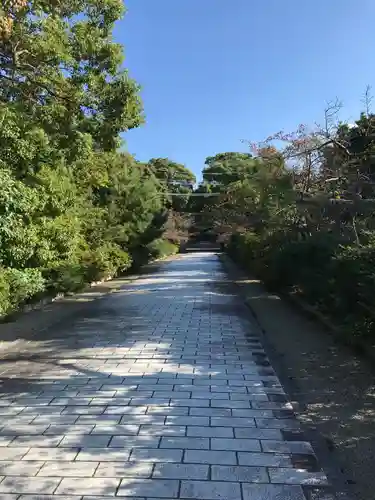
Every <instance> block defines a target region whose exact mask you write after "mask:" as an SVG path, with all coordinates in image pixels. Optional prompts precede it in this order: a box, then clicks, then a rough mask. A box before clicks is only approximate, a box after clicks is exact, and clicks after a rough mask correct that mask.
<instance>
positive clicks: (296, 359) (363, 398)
mask: <svg viewBox="0 0 375 500" xmlns="http://www.w3.org/2000/svg"><path fill="white" fill-rule="evenodd" d="M223 263H224V266H225V267H226V269H227V270H228V271H229V274H230V276H231V278H232V280H233V282H235V283H236V284H237V285H239V291H240V293H242V294H243V295H244V298H245V299H246V302H247V304H248V306H249V308H250V310H251V312H252V313H253V315H254V317H255V319H256V321H257V323H258V325H259V327H260V329H261V330H262V332H263V335H264V341H265V346H266V348H267V350H268V354H269V356H270V358H271V362H272V364H273V365H274V367H275V369H276V370H277V372H278V374H279V377H280V379H281V382H282V384H283V385H284V388H285V390H286V391H287V392H288V394H289V396H290V398H291V400H292V401H293V402H294V403H295V405H296V408H297V414H298V416H299V418H300V420H301V422H302V423H303V427H304V431H305V433H306V434H307V435H308V439H309V440H310V441H312V442H313V445H314V447H315V451H316V453H317V455H318V458H319V459H320V462H321V464H322V466H323V468H324V469H325V471H326V473H327V475H328V477H329V479H330V481H331V482H332V484H333V486H334V488H335V490H336V491H339V492H340V494H339V498H350V499H355V500H374V498H375V474H374V470H375V371H374V367H373V366H371V365H370V364H369V362H367V361H366V360H364V359H361V358H358V357H356V356H355V354H354V353H353V352H352V351H351V350H350V349H349V348H347V347H345V346H343V345H341V344H339V343H337V342H336V341H335V340H334V339H333V338H332V336H330V334H329V332H327V331H326V330H325V328H324V327H323V326H321V325H319V324H318V323H316V322H314V321H312V320H310V319H308V318H306V316H305V315H303V314H302V313H299V312H298V311H296V310H295V309H294V308H293V306H291V305H290V304H289V303H288V302H287V301H286V300H283V299H281V298H280V297H278V296H276V295H273V294H270V293H268V292H267V291H266V290H265V288H264V287H263V286H262V285H261V283H260V282H259V281H257V280H251V279H249V277H246V276H244V274H243V273H242V272H241V271H239V269H238V268H237V267H236V266H235V265H234V264H233V263H232V262H231V261H229V260H228V259H227V258H226V257H223Z"/></svg>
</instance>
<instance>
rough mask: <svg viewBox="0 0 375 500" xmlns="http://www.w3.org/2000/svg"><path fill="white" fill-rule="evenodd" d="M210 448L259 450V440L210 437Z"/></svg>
mask: <svg viewBox="0 0 375 500" xmlns="http://www.w3.org/2000/svg"><path fill="white" fill-rule="evenodd" d="M211 449H212V450H232V451H261V448H260V441H258V440H256V439H226V438H213V439H211Z"/></svg>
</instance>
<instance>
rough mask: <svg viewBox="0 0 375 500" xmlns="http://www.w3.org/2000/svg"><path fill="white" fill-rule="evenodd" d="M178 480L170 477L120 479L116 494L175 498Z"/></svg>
mask: <svg viewBox="0 0 375 500" xmlns="http://www.w3.org/2000/svg"><path fill="white" fill-rule="evenodd" d="M179 484H180V483H179V481H176V480H171V479H130V478H129V479H128V478H125V479H123V480H122V481H121V485H120V488H119V490H118V492H117V495H118V496H125V497H132V496H138V497H139V496H145V497H150V496H151V495H152V496H156V497H158V498H159V497H160V498H177V497H178V490H179Z"/></svg>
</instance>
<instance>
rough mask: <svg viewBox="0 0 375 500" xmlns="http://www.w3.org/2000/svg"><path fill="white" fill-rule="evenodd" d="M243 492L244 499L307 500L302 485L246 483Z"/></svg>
mask: <svg viewBox="0 0 375 500" xmlns="http://www.w3.org/2000/svg"><path fill="white" fill-rule="evenodd" d="M242 492H243V500H305V496H304V494H303V491H302V488H301V487H300V486H285V485H282V486H281V485H276V484H250V483H244V484H243V485H242Z"/></svg>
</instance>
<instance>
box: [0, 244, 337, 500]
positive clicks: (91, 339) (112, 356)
mask: <svg viewBox="0 0 375 500" xmlns="http://www.w3.org/2000/svg"><path fill="white" fill-rule="evenodd" d="M93 304H95V307H94V306H93V307H91V309H85V316H83V317H77V318H76V319H75V321H74V323H73V324H72V325H70V326H69V327H66V328H65V329H59V330H57V331H50V332H48V335H47V334H46V332H40V333H39V334H38V332H36V333H35V336H34V339H32V340H28V341H27V342H26V341H22V340H20V341H19V342H18V343H17V346H18V349H19V351H18V352H15V353H13V354H14V355H13V356H11V357H8V358H7V356H8V355H9V352H8V351H7V352H6V356H4V358H3V360H2V364H1V377H0V378H1V385H0V387H1V392H0V500H53V499H55V500H59V499H60V500H86V499H87V500H89V499H90V500H106V499H109V498H113V497H116V496H119V497H123V498H124V499H126V498H128V499H133V500H135V499H137V500H157V499H162V498H163V499H184V500H311V499H314V500H321V499H329V500H331V499H333V498H334V497H333V496H332V495H331V493H330V491H329V488H328V489H327V486H328V481H327V478H326V476H325V474H324V472H323V471H322V470H320V468H319V465H318V462H317V459H316V457H315V455H314V451H313V448H312V446H311V444H310V443H309V442H306V441H304V440H303V438H302V437H299V436H300V435H299V434H298V432H299V423H298V421H297V420H296V418H295V416H294V413H293V407H292V405H291V404H290V403H289V402H288V400H287V397H286V396H285V394H284V391H283V389H282V387H281V384H280V382H279V380H278V378H277V375H276V374H275V372H274V370H273V369H272V367H271V365H270V363H269V360H268V358H267V355H266V353H265V352H264V350H263V348H262V343H261V339H260V338H259V336H258V334H257V330H256V329H255V327H254V325H253V324H252V322H251V318H250V317H249V314H248V311H247V310H246V307H245V306H244V305H243V303H242V302H241V300H240V299H239V298H238V297H237V296H236V294H235V293H233V290H232V289H231V284H230V282H229V280H228V279H227V277H226V274H225V272H224V271H223V269H222V267H221V264H220V261H219V259H218V257H217V255H215V254H214V253H209V252H208V253H205V252H202V253H199V252H197V253H193V254H185V255H183V256H179V257H177V258H176V259H174V260H170V261H168V262H165V263H162V264H160V266H159V267H158V269H156V270H154V271H151V272H150V273H148V274H143V275H141V276H140V277H139V278H138V279H137V280H136V281H134V282H130V283H127V284H125V285H124V286H123V287H122V288H121V289H120V290H118V291H117V292H116V293H113V294H111V295H110V296H108V297H106V298H105V299H102V300H101V301H97V302H96V303H93ZM87 311H90V312H91V314H90V315H88V314H87ZM4 352H5V351H4ZM28 353H32V354H33V355H31V354H28ZM301 436H302V434H301ZM296 437H297V438H296Z"/></svg>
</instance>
